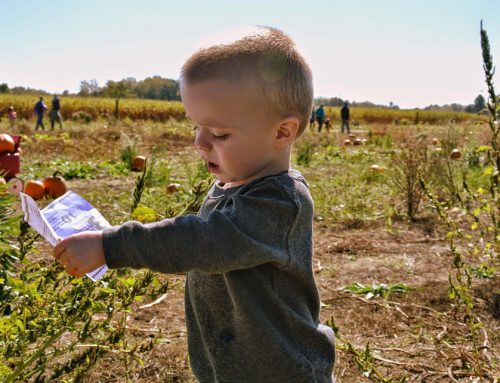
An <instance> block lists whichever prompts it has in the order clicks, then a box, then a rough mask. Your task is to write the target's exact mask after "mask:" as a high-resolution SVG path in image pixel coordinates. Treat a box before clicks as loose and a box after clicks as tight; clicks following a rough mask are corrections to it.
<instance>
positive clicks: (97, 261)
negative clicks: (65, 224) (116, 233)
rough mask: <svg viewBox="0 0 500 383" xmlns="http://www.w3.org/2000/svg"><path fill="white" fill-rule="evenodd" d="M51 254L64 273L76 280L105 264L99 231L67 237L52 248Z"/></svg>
mask: <svg viewBox="0 0 500 383" xmlns="http://www.w3.org/2000/svg"><path fill="white" fill-rule="evenodd" d="M53 254H54V257H55V258H56V259H57V260H58V261H59V262H61V263H62V264H63V266H64V268H65V269H66V272H67V273H68V274H70V275H73V276H74V277H77V278H80V277H83V276H84V275H85V274H87V273H89V272H91V271H94V270H95V269H97V268H98V267H101V266H102V265H104V264H105V263H106V261H105V259H104V249H103V246H102V232H101V231H86V232H83V233H78V234H74V235H72V236H70V237H67V238H65V239H63V240H62V241H61V242H59V243H58V244H57V245H56V247H54V251H53Z"/></svg>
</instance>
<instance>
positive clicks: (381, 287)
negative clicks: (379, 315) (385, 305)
mask: <svg viewBox="0 0 500 383" xmlns="http://www.w3.org/2000/svg"><path fill="white" fill-rule="evenodd" d="M344 290H345V291H349V292H351V293H353V294H357V295H364V296H365V299H372V298H378V297H382V298H384V299H388V298H389V296H390V295H391V294H394V293H398V294H405V293H408V292H410V291H412V290H413V288H411V287H409V286H408V285H406V284H405V283H390V284H385V283H381V284H378V285H375V284H374V285H371V286H366V285H363V284H361V283H353V284H351V285H348V286H345V287H344Z"/></svg>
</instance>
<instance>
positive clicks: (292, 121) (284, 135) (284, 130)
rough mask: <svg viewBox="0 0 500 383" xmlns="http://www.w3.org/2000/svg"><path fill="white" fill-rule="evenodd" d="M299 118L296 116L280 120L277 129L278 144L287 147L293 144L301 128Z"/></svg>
mask: <svg viewBox="0 0 500 383" xmlns="http://www.w3.org/2000/svg"><path fill="white" fill-rule="evenodd" d="M299 125H300V123H299V120H298V119H297V118H296V117H287V118H285V119H283V120H281V121H280V122H279V125H278V129H277V131H276V144H277V145H278V146H279V147H285V146H288V145H291V144H293V142H294V141H295V137H296V136H297V132H298V130H299Z"/></svg>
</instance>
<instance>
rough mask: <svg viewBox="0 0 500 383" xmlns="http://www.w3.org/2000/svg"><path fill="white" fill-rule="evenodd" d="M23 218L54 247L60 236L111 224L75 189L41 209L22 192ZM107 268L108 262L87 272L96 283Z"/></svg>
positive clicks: (63, 236)
mask: <svg viewBox="0 0 500 383" xmlns="http://www.w3.org/2000/svg"><path fill="white" fill-rule="evenodd" d="M20 196H21V205H22V209H23V211H24V220H25V221H26V222H28V223H29V225H30V226H31V227H33V229H35V230H36V231H37V232H38V233H39V234H40V235H41V236H42V237H43V238H45V239H46V240H47V242H49V243H50V244H51V245H52V246H55V245H56V244H57V242H58V241H59V239H61V238H66V237H69V236H70V235H72V234H76V233H80V232H82V231H96V230H103V229H105V228H107V227H110V226H111V225H110V224H109V222H108V221H107V220H106V219H105V218H104V217H103V216H102V215H101V213H99V211H98V210H97V209H96V208H94V207H93V206H92V205H91V204H90V203H89V202H88V201H86V200H85V199H84V198H82V197H81V196H79V195H78V194H76V193H74V192H71V191H69V192H67V193H66V194H64V195H63V196H61V197H59V198H57V199H56V200H54V201H53V202H51V203H50V204H49V205H48V206H46V207H45V208H44V209H43V210H41V211H40V210H39V209H38V205H37V204H36V202H35V201H34V200H33V199H32V198H31V197H30V196H28V195H26V194H24V193H20ZM107 270H108V267H107V266H106V264H104V265H102V266H101V267H99V268H98V269H96V270H93V271H91V272H90V273H87V276H88V277H89V278H90V279H92V280H93V281H94V282H96V281H98V280H99V279H100V278H101V277H102V276H103V275H104V274H105V273H106V271H107Z"/></svg>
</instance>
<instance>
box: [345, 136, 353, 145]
mask: <svg viewBox="0 0 500 383" xmlns="http://www.w3.org/2000/svg"><path fill="white" fill-rule="evenodd" d="M351 145H352V141H351V140H350V139H348V138H346V139H345V140H344V146H351Z"/></svg>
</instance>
